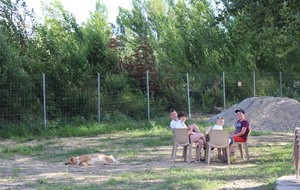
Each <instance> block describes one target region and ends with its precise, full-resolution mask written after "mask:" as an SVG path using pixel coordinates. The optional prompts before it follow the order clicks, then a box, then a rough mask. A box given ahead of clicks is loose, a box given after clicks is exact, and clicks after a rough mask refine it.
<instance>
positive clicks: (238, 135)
mask: <svg viewBox="0 0 300 190" xmlns="http://www.w3.org/2000/svg"><path fill="white" fill-rule="evenodd" d="M246 130H247V127H242V130H241V132H239V133H237V134H233V135H230V136H231V137H240V136H242V135H243V134H245V133H246Z"/></svg>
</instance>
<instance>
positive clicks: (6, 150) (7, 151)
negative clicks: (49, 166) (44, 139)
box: [1, 144, 46, 156]
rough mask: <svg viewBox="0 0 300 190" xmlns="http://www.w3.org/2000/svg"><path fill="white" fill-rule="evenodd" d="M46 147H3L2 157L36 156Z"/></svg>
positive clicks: (42, 145)
mask: <svg viewBox="0 0 300 190" xmlns="http://www.w3.org/2000/svg"><path fill="white" fill-rule="evenodd" d="M45 147H46V145H45V144H40V145H36V146H29V145H27V146H15V147H3V148H2V151H1V152H2V155H6V156H13V155H22V156H25V155H32V154H36V153H38V152H40V151H42V150H44V149H45Z"/></svg>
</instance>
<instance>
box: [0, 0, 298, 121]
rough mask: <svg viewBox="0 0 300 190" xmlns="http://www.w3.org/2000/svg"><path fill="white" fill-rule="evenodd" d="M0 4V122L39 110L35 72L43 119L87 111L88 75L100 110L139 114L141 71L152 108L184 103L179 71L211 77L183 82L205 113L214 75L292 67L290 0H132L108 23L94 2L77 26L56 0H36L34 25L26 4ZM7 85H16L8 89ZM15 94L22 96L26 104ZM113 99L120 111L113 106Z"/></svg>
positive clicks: (294, 31) (91, 101)
mask: <svg viewBox="0 0 300 190" xmlns="http://www.w3.org/2000/svg"><path fill="white" fill-rule="evenodd" d="M212 2H215V3H216V7H215V6H213V4H212ZM0 8H1V11H0V86H1V93H0V98H1V114H2V116H0V117H1V119H7V117H8V116H11V117H12V116H13V119H22V117H26V118H28V117H29V116H35V117H37V116H38V114H37V113H38V112H40V110H41V109H42V98H43V97H42V96H41V82H40V75H41V73H45V74H46V77H47V91H48V98H49V99H48V103H49V104H48V108H47V109H48V112H49V115H48V116H49V117H50V118H55V117H56V116H62V115H66V116H70V115H79V116H85V117H87V116H88V115H90V113H92V115H93V114H94V115H96V114H97V108H95V107H93V105H95V104H97V100H96V99H97V98H96V97H97V89H95V88H93V87H94V85H95V84H96V82H95V84H89V85H87V81H96V78H97V73H100V74H101V77H102V81H104V82H105V83H104V84H103V89H102V93H103V96H104V97H106V100H105V101H103V102H102V104H103V108H105V109H108V110H110V111H111V112H114V114H119V115H123V114H124V115H125V116H130V117H134V118H142V116H141V109H144V107H145V106H146V105H145V102H144V99H145V92H144V91H145V83H146V71H149V77H150V78H151V79H152V80H151V81H150V89H151V94H150V98H151V100H152V101H153V102H154V104H155V110H152V111H156V112H161V111H166V110H168V109H169V108H171V107H177V108H178V109H185V107H184V106H183V105H182V104H183V103H182V101H183V100H184V99H186V96H185V94H182V93H176V92H182V91H184V90H183V89H185V88H186V85H185V80H186V78H185V76H184V74H185V73H190V74H195V75H196V74H199V73H209V72H210V73H212V75H210V76H207V75H206V76H207V77H209V78H208V79H203V78H201V77H194V78H191V82H192V83H193V84H194V86H195V87H194V88H192V89H191V97H192V100H191V101H193V102H195V103H197V105H199V106H198V107H197V108H195V109H196V110H202V111H210V110H212V109H213V107H215V106H216V104H217V103H218V102H221V101H222V99H221V97H220V96H219V94H220V93H221V91H222V87H221V76H220V75H219V74H214V73H220V72H223V71H225V72H229V71H230V72H235V73H245V72H248V73H251V72H253V71H256V72H260V73H262V72H279V71H282V72H296V73H297V72H300V66H299V60H300V48H299V44H300V32H299V31H300V28H299V26H300V16H299V15H300V11H299V10H300V2H299V1H294V0H285V1H280V0H216V1H206V0H201V1H200V0H132V9H131V10H126V9H123V8H120V9H119V16H118V18H117V21H116V23H117V24H116V26H115V25H113V24H109V23H108V21H107V10H106V7H105V5H103V4H102V3H101V2H100V0H98V1H97V2H96V3H95V10H94V11H93V12H91V13H90V18H89V19H87V20H86V21H85V22H84V23H78V22H77V20H76V18H75V17H74V15H73V14H72V13H70V12H68V11H67V10H65V9H64V7H63V6H62V4H61V3H60V1H59V0H53V1H44V2H43V13H44V17H43V21H39V22H37V21H38V20H37V18H35V13H34V10H28V8H27V6H26V0H2V1H1V2H0ZM116 74H118V75H116ZM242 75H243V74H242ZM200 78H201V79H200ZM245 80H247V81H246V83H247V82H249V81H251V80H252V79H251V77H250V78H249V79H245ZM270 80H271V81H272V79H271V78H270V77H269V78H267V79H262V80H261V81H258V82H261V83H264V82H265V81H268V82H270ZM18 81H19V82H21V81H22V83H18ZM24 81H26V82H24ZM49 81H50V82H49ZM227 82H228V83H229V84H231V83H235V82H236V80H235V79H234V80H233V79H232V80H230V77H229V78H228V81H227ZM16 83H18V87H17V88H18V89H22V91H18V92H17V93H16V92H15V91H14V88H15V87H14V85H15V84H16ZM19 84H20V85H19ZM270 84H272V82H270ZM292 84H293V85H294V84H295V85H297V83H292ZM287 88H291V86H288V87H287ZM258 90H260V92H261V95H270V94H264V89H258ZM82 91H86V92H88V93H83V95H82ZM243 92H244V93H245V94H249V92H247V91H243ZM18 93H20V94H18ZM227 93H228V97H230V98H229V99H230V100H232V101H234V100H236V99H238V98H239V96H242V97H244V96H243V94H238V95H237V93H236V92H235V90H234V88H230V89H228V92H227ZM21 94H26V97H30V102H29V103H28V104H26V105H25V106H24V105H23V103H22V101H23V100H22V99H21V98H20V96H21ZM290 94H293V93H290ZM116 98H118V99H119V100H120V102H121V103H120V106H119V107H113V106H112V103H113V102H114V101H116ZM181 100H182V101H181ZM184 101H185V100H184ZM124 108H125V109H124ZM7 110H9V112H11V113H17V114H8V113H7V112H8V111H7ZM87 110H88V112H87ZM4 112H5V114H3V113H4ZM87 113H88V114H87ZM107 117H108V116H107ZM104 119H105V117H104Z"/></svg>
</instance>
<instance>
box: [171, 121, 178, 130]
mask: <svg viewBox="0 0 300 190" xmlns="http://www.w3.org/2000/svg"><path fill="white" fill-rule="evenodd" d="M178 121H179V120H177V121H175V120H172V121H171V123H170V127H171V129H172V130H173V129H174V128H175V126H176V125H177V123H178Z"/></svg>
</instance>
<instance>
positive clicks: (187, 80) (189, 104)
mask: <svg viewBox="0 0 300 190" xmlns="http://www.w3.org/2000/svg"><path fill="white" fill-rule="evenodd" d="M186 86H187V99H188V110H189V118H190V119H191V116H192V114H191V100H190V80H189V74H188V73H186Z"/></svg>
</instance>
